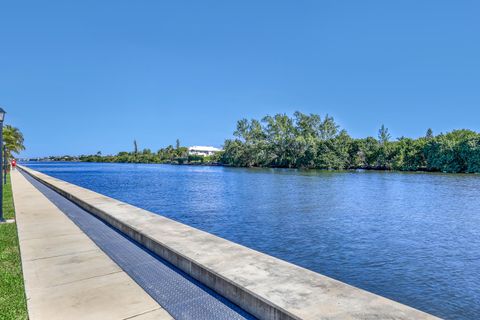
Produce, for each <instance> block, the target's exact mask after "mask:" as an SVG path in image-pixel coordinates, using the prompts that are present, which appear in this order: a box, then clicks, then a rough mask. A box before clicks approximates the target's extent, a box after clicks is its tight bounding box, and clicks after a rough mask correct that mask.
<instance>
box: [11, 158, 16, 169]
mask: <svg viewBox="0 0 480 320" xmlns="http://www.w3.org/2000/svg"><path fill="white" fill-rule="evenodd" d="M16 165H17V160H15V159H13V160H12V167H14V168H15V166H16Z"/></svg>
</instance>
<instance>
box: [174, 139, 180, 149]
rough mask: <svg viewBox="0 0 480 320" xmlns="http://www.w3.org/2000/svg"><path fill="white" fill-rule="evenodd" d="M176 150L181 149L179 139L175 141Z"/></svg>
mask: <svg viewBox="0 0 480 320" xmlns="http://www.w3.org/2000/svg"><path fill="white" fill-rule="evenodd" d="M175 149H177V150H178V149H180V140H179V139H177V141H175Z"/></svg>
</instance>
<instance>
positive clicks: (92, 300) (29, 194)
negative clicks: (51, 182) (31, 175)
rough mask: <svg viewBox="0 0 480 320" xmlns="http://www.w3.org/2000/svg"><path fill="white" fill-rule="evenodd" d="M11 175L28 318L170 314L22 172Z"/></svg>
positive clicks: (136, 318) (140, 319) (139, 318)
mask: <svg viewBox="0 0 480 320" xmlns="http://www.w3.org/2000/svg"><path fill="white" fill-rule="evenodd" d="M11 177H12V188H13V197H14V203H15V210H16V219H17V226H18V236H19V241H20V250H21V257H22V265H23V274H24V278H25V289H26V295H27V305H28V313H29V316H30V319H31V320H39V319H46V320H55V319H61V320H64V319H71V320H73V319H132V320H146V319H172V317H171V316H170V315H169V314H168V313H167V312H166V311H165V310H164V309H162V308H161V307H160V305H159V304H158V303H157V302H156V301H155V300H153V299H152V298H151V297H150V296H149V295H148V294H147V293H146V292H145V291H144V290H143V289H142V288H141V287H140V286H139V285H137V284H136V283H135V282H134V281H133V280H132V279H131V278H130V277H129V276H128V275H127V274H126V273H125V272H124V271H122V269H120V267H119V266H118V265H117V264H116V263H114V262H113V261H112V260H111V259H110V258H109V257H108V256H107V255H106V254H105V253H104V252H103V251H102V250H100V249H99V247H97V245H96V244H95V243H94V242H93V241H92V240H90V239H89V237H87V236H86V235H85V234H84V233H83V232H82V231H81V230H80V229H79V228H78V227H77V226H76V225H75V224H74V223H73V222H72V221H71V220H70V219H69V218H67V217H66V216H65V215H64V214H63V212H61V211H60V210H59V209H58V208H57V207H56V206H55V205H54V204H53V203H52V202H51V201H49V200H48V199H47V198H46V197H45V196H44V195H43V194H42V193H41V192H39V191H38V190H37V189H36V188H35V187H34V186H33V185H32V184H31V183H30V182H28V181H27V180H26V179H25V177H23V176H22V174H21V173H19V172H18V171H13V172H12V175H11Z"/></svg>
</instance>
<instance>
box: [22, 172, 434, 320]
mask: <svg viewBox="0 0 480 320" xmlns="http://www.w3.org/2000/svg"><path fill="white" fill-rule="evenodd" d="M20 168H21V170H24V171H25V172H27V173H28V174H30V175H31V176H32V177H34V178H36V179H37V180H39V181H41V182H42V183H44V184H46V185H48V186H49V187H51V188H53V189H54V190H56V191H57V192H59V193H60V194H62V195H63V196H65V197H67V198H68V199H70V200H72V201H73V202H75V203H76V204H78V205H79V206H81V207H82V208H84V209H86V210H87V211H89V212H91V213H92V214H94V215H95V216H97V217H99V218H100V219H102V220H104V221H106V222H108V223H109V224H110V225H112V226H113V227H115V228H116V229H118V230H120V231H121V232H123V233H124V234H126V235H128V236H129V237H131V238H132V239H134V240H135V241H137V242H139V243H141V244H142V245H144V246H145V247H147V248H149V249H150V250H152V251H153V252H155V253H156V254H158V255H159V256H161V257H162V258H164V259H166V260H167V261H169V262H170V263H172V264H173V265H175V266H177V267H178V268H179V269H181V270H183V271H184V272H186V273H187V274H189V275H190V276H192V277H193V278H195V279H197V280H199V281H200V282H202V283H204V284H205V285H207V286H208V287H210V288H212V289H213V290H215V291H216V292H218V293H219V294H221V295H223V296H224V297H226V298H228V299H230V300H231V301H233V302H234V303H236V304H237V305H239V306H240V307H242V308H243V309H245V310H246V311H248V312H250V313H251V314H253V315H255V316H256V317H258V318H260V319H271V320H284V319H435V317H434V316H431V315H429V314H426V313H424V312H421V311H418V310H416V309H413V308H410V307H408V306H405V305H402V304H400V303H397V302H394V301H392V300H389V299H386V298H383V297H381V296H378V295H375V294H372V293H369V292H367V291H364V290H361V289H358V288H355V287H353V286H350V285H348V284H345V283H342V282H340V281H337V280H334V279H331V278H329V277H326V276H323V275H321V274H318V273H315V272H313V271H310V270H307V269H304V268H301V267H299V266H296V265H294V264H291V263H288V262H286V261H283V260H280V259H277V258H274V257H271V256H269V255H266V254H263V253H260V252H257V251H255V250H252V249H249V248H247V247H244V246H241V245H239V244H236V243H233V242H231V241H228V240H225V239H223V238H220V237H217V236H214V235H212V234H209V233H207V232H204V231H201V230H198V229H195V228H192V227H190V226H187V225H185V224H182V223H179V222H176V221H173V220H171V219H168V218H166V217H163V216H161V215H157V214H154V213H152V212H149V211H146V210H143V209H140V208H138V207H134V206H131V205H129V204H127V203H124V202H121V201H118V200H115V199H112V198H109V197H106V196H104V195H101V194H99V193H96V192H93V191H91V190H88V189H85V188H82V187H79V186H76V185H73V184H70V183H68V182H65V181H62V180H59V179H56V178H53V177H50V176H48V175H45V174H43V173H40V172H37V171H34V170H32V169H29V168H26V167H22V166H20Z"/></svg>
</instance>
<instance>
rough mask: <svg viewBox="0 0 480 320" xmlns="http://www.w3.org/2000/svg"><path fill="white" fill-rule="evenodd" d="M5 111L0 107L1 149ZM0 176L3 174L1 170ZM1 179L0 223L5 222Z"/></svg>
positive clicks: (0, 163) (1, 166) (0, 165)
mask: <svg viewBox="0 0 480 320" xmlns="http://www.w3.org/2000/svg"><path fill="white" fill-rule="evenodd" d="M5 113H6V112H5V110H3V109H2V107H0V147H1V148H2V149H3V119H5ZM2 151H3V150H2ZM0 168H2V169H3V157H2V156H0ZM2 174H5V173H4V172H3V170H2ZM1 178H2V177H1V176H0V222H3V221H5V219H3V183H1V181H2V180H3V179H1Z"/></svg>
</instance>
